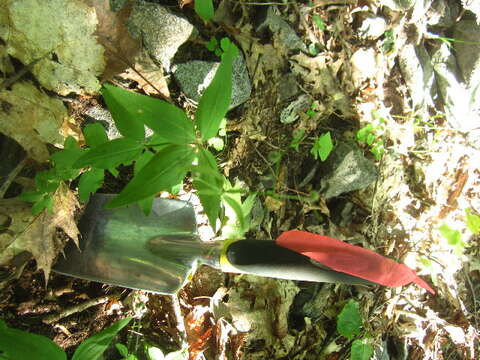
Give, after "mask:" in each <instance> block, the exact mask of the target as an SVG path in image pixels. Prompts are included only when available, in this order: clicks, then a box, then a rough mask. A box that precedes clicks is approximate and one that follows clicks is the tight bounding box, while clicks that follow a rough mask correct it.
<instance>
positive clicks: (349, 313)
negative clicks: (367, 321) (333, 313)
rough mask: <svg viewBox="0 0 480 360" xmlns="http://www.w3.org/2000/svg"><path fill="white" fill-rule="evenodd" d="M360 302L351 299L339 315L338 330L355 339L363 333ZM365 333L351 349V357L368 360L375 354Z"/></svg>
mask: <svg viewBox="0 0 480 360" xmlns="http://www.w3.org/2000/svg"><path fill="white" fill-rule="evenodd" d="M359 307H360V306H359V304H358V302H356V301H355V300H353V299H350V300H349V301H348V303H347V304H345V306H344V307H343V309H342V311H341V312H340V314H339V315H338V317H337V331H338V333H339V334H340V335H342V336H343V337H345V338H347V339H348V340H353V339H354V338H356V337H358V336H360V335H362V333H363V331H362V323H363V319H362V317H361V316H360V310H359ZM366 340H367V338H366V337H365V335H363V336H362V339H355V340H354V341H353V343H352V347H351V350H350V359H358V360H368V359H370V357H371V356H372V355H373V347H372V345H370V344H368V343H366Z"/></svg>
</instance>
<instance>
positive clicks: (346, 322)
mask: <svg viewBox="0 0 480 360" xmlns="http://www.w3.org/2000/svg"><path fill="white" fill-rule="evenodd" d="M361 328H362V318H361V316H360V310H359V305H358V302H356V301H355V300H353V299H350V300H349V301H348V303H347V304H346V305H345V306H344V307H343V309H342V311H341V312H340V314H338V318H337V331H338V333H339V334H340V335H342V336H344V337H346V338H347V339H349V340H351V339H353V337H354V336H356V335H358V334H360V331H361Z"/></svg>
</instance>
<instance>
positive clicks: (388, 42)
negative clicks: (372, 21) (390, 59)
mask: <svg viewBox="0 0 480 360" xmlns="http://www.w3.org/2000/svg"><path fill="white" fill-rule="evenodd" d="M383 36H384V37H385V38H384V40H383V42H382V50H383V52H384V53H386V54H390V53H392V52H393V50H395V36H394V35H393V30H387V31H385V32H384V33H383Z"/></svg>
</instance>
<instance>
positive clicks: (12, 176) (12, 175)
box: [0, 156, 27, 199]
mask: <svg viewBox="0 0 480 360" xmlns="http://www.w3.org/2000/svg"><path fill="white" fill-rule="evenodd" d="M26 163H27V156H25V157H24V158H23V159H22V161H20V162H19V163H18V164H17V166H15V169H13V170H12V171H11V172H10V174H8V177H7V179H6V180H5V182H4V183H3V185H2V186H0V199H3V196H4V195H5V193H6V192H7V190H8V188H9V187H10V184H11V183H12V182H13V180H15V178H16V177H17V175H18V174H19V173H20V171H22V169H23V167H24V166H25V164H26Z"/></svg>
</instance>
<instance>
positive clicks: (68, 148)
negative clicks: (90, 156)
mask: <svg viewBox="0 0 480 360" xmlns="http://www.w3.org/2000/svg"><path fill="white" fill-rule="evenodd" d="M84 152H85V150H83V149H81V148H80V146H79V145H78V143H77V141H76V140H75V139H74V138H73V137H71V136H69V137H68V138H67V139H66V140H65V144H64V149H63V150H59V151H57V152H55V153H53V154H52V156H51V157H50V158H51V159H52V161H53V162H54V163H55V167H58V168H62V169H72V168H74V163H75V162H76V161H77V159H78V158H79V157H80V156H81V155H82V154H84Z"/></svg>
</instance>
